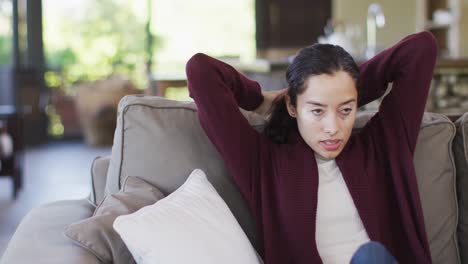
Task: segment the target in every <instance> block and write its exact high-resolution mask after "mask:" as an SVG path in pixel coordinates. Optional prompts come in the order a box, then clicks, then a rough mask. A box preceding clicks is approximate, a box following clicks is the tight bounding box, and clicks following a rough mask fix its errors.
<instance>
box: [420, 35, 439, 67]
mask: <svg viewBox="0 0 468 264" xmlns="http://www.w3.org/2000/svg"><path fill="white" fill-rule="evenodd" d="M419 35H420V38H419V42H418V44H417V46H418V49H419V50H420V51H421V56H424V57H430V58H432V59H434V60H435V59H436V58H437V52H438V46H437V39H436V38H435V37H434V35H433V34H432V33H430V32H429V31H422V32H420V33H419Z"/></svg>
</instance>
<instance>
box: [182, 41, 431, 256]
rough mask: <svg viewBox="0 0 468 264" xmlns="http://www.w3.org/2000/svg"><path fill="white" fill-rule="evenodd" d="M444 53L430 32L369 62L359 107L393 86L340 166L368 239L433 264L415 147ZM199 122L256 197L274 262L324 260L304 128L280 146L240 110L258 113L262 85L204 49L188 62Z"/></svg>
mask: <svg viewBox="0 0 468 264" xmlns="http://www.w3.org/2000/svg"><path fill="white" fill-rule="evenodd" d="M436 55H437V45H436V41H435V39H434V37H433V36H432V35H431V34H430V33H428V32H421V33H418V34H414V35H410V36H408V37H406V38H404V39H402V40H401V41H400V42H398V43H397V44H395V45H394V46H392V47H390V48H388V49H386V50H384V51H383V52H381V53H379V54H378V55H377V56H375V57H374V58H372V59H371V60H369V61H367V62H366V63H364V64H362V65H361V66H360V71H361V75H360V78H361V79H360V85H361V86H362V88H363V92H362V94H361V95H360V100H359V105H364V104H366V103H369V102H371V101H373V100H375V99H377V98H379V97H380V96H382V95H383V94H384V93H385V90H386V88H387V84H388V83H390V82H393V86H392V87H393V88H392V91H391V92H390V93H389V94H388V95H387V96H386V97H385V98H384V100H383V102H382V104H381V106H380V109H379V112H378V113H377V114H376V115H375V116H374V117H373V118H372V119H371V120H370V121H369V122H368V123H367V125H366V126H365V127H364V128H363V130H362V131H361V132H360V133H359V134H357V135H353V136H352V137H351V138H350V140H349V141H348V143H347V144H346V146H345V148H344V149H343V151H342V153H340V155H339V156H338V157H336V163H337V165H338V167H339V168H340V171H341V172H342V175H343V178H344V180H345V182H346V184H347V186H348V189H349V191H350V194H351V196H352V198H353V201H354V203H355V205H356V208H357V210H358V212H359V215H360V217H361V220H362V222H363V224H364V227H365V229H366V231H367V233H368V235H369V238H370V239H371V240H374V241H379V242H381V243H382V244H383V245H385V246H386V247H387V248H388V250H389V251H390V252H391V254H392V255H394V256H395V257H396V258H397V260H398V261H399V262H400V263H431V262H432V261H431V256H430V251H429V244H428V241H427V237H426V232H425V227H424V219H423V214H422V209H421V203H420V200H419V192H418V186H417V182H416V175H415V170H414V165H413V153H414V149H415V145H416V141H417V136H418V133H419V128H420V123H421V119H422V115H423V113H424V108H425V103H426V99H427V95H428V91H429V87H430V82H431V79H432V73H433V68H434V65H435V60H436ZM186 72H187V77H188V85H189V91H190V96H191V97H192V98H193V99H194V100H195V103H196V104H197V107H198V116H199V119H200V123H201V125H202V127H203V129H204V130H205V132H206V134H207V135H208V137H209V138H210V140H211V141H212V143H213V144H214V145H215V146H216V148H217V150H218V152H219V153H220V155H221V157H222V158H223V160H224V162H225V164H226V167H227V168H228V170H229V171H230V173H231V174H232V176H233V178H234V180H235V181H236V183H237V185H238V186H239V189H240V190H241V192H242V194H243V196H244V197H245V199H246V200H247V202H248V203H249V206H250V208H251V210H252V212H253V215H254V217H255V220H256V224H257V229H258V235H259V237H260V239H261V242H262V248H261V249H262V250H261V252H260V255H261V256H262V257H263V258H264V260H265V263H267V264H270V263H281V264H284V263H304V264H311V263H322V261H321V259H320V257H319V254H318V251H317V247H316V243H315V217H316V209H317V188H318V169H317V163H316V160H315V157H314V152H313V150H312V149H311V148H310V147H309V146H308V145H307V144H306V143H305V142H304V140H303V139H302V138H301V136H300V135H299V133H298V132H292V133H291V135H290V136H289V139H288V140H289V141H288V144H282V145H277V144H274V143H272V142H271V141H270V140H269V139H268V138H267V137H266V136H265V135H263V134H260V133H257V132H256V131H255V130H254V129H253V128H252V127H251V126H250V125H249V123H248V122H247V120H246V119H245V118H244V117H243V115H242V114H241V112H240V111H239V108H238V107H241V108H243V109H246V110H254V109H255V108H257V107H258V106H259V105H260V104H261V103H262V101H263V97H262V94H261V88H260V86H259V84H258V83H257V82H255V81H252V80H249V79H248V78H246V77H245V76H243V75H242V74H240V73H238V72H237V71H236V70H235V69H234V68H232V67H231V66H229V65H227V64H225V63H223V62H221V61H218V60H216V59H213V58H211V57H209V56H207V55H204V54H196V55H194V56H193V57H192V58H191V59H190V60H189V61H188V63H187V67H186Z"/></svg>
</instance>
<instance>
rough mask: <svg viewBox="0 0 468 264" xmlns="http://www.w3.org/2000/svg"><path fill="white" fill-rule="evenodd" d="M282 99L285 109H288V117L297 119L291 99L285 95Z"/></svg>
mask: <svg viewBox="0 0 468 264" xmlns="http://www.w3.org/2000/svg"><path fill="white" fill-rule="evenodd" d="M284 97H285V100H286V108H287V109H288V113H289V115H290V116H291V117H292V118H296V117H297V113H296V108H295V107H294V106H293V105H292V104H291V98H290V97H289V95H288V94H286V95H285V96H284Z"/></svg>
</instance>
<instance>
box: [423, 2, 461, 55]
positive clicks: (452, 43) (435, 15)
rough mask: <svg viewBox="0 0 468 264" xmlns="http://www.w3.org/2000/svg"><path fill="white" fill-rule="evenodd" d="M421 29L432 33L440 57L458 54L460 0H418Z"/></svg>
mask: <svg viewBox="0 0 468 264" xmlns="http://www.w3.org/2000/svg"><path fill="white" fill-rule="evenodd" d="M419 1H420V5H419V6H420V8H421V9H422V10H423V13H422V14H423V15H422V21H421V24H422V25H423V26H422V27H423V29H426V30H429V31H430V32H432V33H433V34H434V36H435V37H436V39H437V42H438V45H439V55H440V56H442V57H458V56H459V55H460V47H459V45H460V29H459V19H460V0H419Z"/></svg>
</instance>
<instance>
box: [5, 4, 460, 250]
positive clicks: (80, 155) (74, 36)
mask: <svg viewBox="0 0 468 264" xmlns="http://www.w3.org/2000/svg"><path fill="white" fill-rule="evenodd" d="M421 30H429V31H431V32H432V33H433V34H434V35H435V37H436V38H437V41H438V44H439V58H438V61H437V66H436V69H435V72H434V76H433V82H432V86H431V93H430V96H429V99H428V102H427V111H432V112H439V113H444V114H448V115H459V114H461V113H464V112H466V111H468V0H381V1H368V0H354V1H349V0H288V1H285V0H237V1H229V0H197V1H191V0H126V1H124V0H100V1H90V0H68V1H59V0H42V1H41V0H0V255H1V253H3V249H4V246H5V245H6V243H7V242H8V241H9V238H10V237H11V235H12V234H13V232H14V230H15V229H16V226H17V225H18V223H19V221H20V219H21V218H22V217H23V216H24V215H25V214H26V213H27V212H28V211H29V210H30V209H31V208H33V207H35V206H38V205H40V204H42V203H45V202H50V201H54V200H59V199H78V198H82V197H84V196H86V195H87V194H88V193H89V191H90V166H91V162H92V161H93V159H94V158H95V157H96V156H104V155H109V154H110V152H111V145H112V142H113V134H114V129H115V119H116V114H117V104H118V102H119V100H120V99H121V98H122V97H123V96H125V95H127V94H136V93H140V94H146V95H156V96H164V97H167V98H170V99H174V100H190V98H189V96H188V92H187V87H186V86H187V84H186V77H185V72H184V68H185V63H186V61H187V60H188V59H189V58H190V57H191V56H192V55H193V54H195V53H197V52H204V53H207V54H209V55H211V56H214V57H217V58H219V59H222V60H224V61H225V62H227V63H230V64H231V65H233V66H234V67H235V68H237V69H238V70H239V71H241V72H243V73H244V74H246V75H247V76H249V77H250V78H252V79H254V80H257V81H258V82H259V83H260V84H261V85H262V88H263V89H265V90H273V89H280V88H283V87H286V83H285V79H284V74H285V71H286V68H287V66H288V65H289V62H290V61H291V60H292V58H293V57H294V55H295V54H296V52H297V51H298V50H299V49H301V48H303V47H306V46H308V45H311V44H313V43H317V42H320V43H332V44H337V45H341V46H342V47H344V48H345V49H346V50H347V51H348V52H349V53H351V54H352V55H353V57H354V58H355V60H356V61H357V62H358V63H362V62H363V61H365V60H367V59H369V58H371V57H372V56H373V55H375V54H376V53H377V52H379V51H380V50H382V49H384V48H385V47H388V46H390V45H391V44H393V43H395V42H396V41H398V40H399V39H401V38H402V37H404V36H405V35H408V34H411V33H414V32H417V31H421ZM377 105H378V103H377V104H370V105H369V106H367V107H368V108H370V109H372V108H373V109H375V108H376V107H377Z"/></svg>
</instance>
